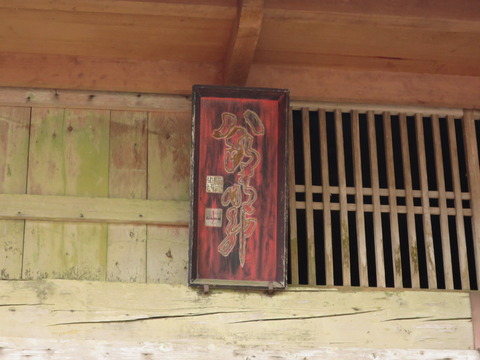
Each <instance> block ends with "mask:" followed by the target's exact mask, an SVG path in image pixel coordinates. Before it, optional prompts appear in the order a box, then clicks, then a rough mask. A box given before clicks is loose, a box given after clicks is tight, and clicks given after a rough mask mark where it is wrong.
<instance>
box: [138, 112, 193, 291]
mask: <svg viewBox="0 0 480 360" xmlns="http://www.w3.org/2000/svg"><path fill="white" fill-rule="evenodd" d="M191 124H192V118H191V113H190V112H151V113H149V118H148V199H149V200H181V201H182V202H185V203H186V201H187V200H189V186H190V183H189V181H190V148H191V146H190V144H191ZM183 214H184V215H187V216H189V211H188V210H187V211H186V212H184V213H183ZM187 224H188V222H187V223H185V224H184V225H187ZM187 257H188V230H187V228H186V227H185V228H184V229H175V228H168V227H167V228H161V227H157V226H148V227H147V282H166V283H177V284H178V283H180V284H183V283H186V281H187Z"/></svg>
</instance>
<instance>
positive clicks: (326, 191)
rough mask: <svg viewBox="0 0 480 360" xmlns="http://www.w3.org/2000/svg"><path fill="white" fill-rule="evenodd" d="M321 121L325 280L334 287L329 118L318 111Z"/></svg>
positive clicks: (323, 112)
mask: <svg viewBox="0 0 480 360" xmlns="http://www.w3.org/2000/svg"><path fill="white" fill-rule="evenodd" d="M318 119H319V121H320V157H321V159H322V161H321V163H322V188H323V241H324V248H325V278H326V283H327V285H334V278H333V249H332V214H331V209H330V177H329V169H328V167H329V165H328V143H327V141H328V140H327V138H328V136H327V117H326V115H325V110H324V109H320V110H319V111H318Z"/></svg>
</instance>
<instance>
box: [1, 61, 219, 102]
mask: <svg viewBox="0 0 480 360" xmlns="http://www.w3.org/2000/svg"><path fill="white" fill-rule="evenodd" d="M0 63H1V64H2V66H1V67H0V78H1V79H2V82H1V85H2V86H12V87H26V88H30V87H33V88H49V89H76V90H97V91H126V92H134V93H138V92H145V93H163V94H182V95H188V94H190V93H191V88H192V84H218V85H220V84H221V83H222V67H221V65H220V64H218V63H192V62H187V61H184V62H178V61H171V60H157V61H155V60H141V59H125V58H116V59H108V58H103V57H93V56H67V55H48V54H45V55H40V54H38V55H36V54H28V55H27V54H21V53H9V52H0ZM100 79H101V80H100Z"/></svg>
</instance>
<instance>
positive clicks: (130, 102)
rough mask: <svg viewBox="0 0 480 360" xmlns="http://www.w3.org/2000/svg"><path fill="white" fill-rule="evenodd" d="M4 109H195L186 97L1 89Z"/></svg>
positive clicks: (0, 98)
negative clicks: (22, 107)
mask: <svg viewBox="0 0 480 360" xmlns="http://www.w3.org/2000/svg"><path fill="white" fill-rule="evenodd" d="M0 105H2V106H26V107H55V108H62V109H63V108H70V109H109V110H132V109H139V110H142V111H149V110H150V111H172V112H178V111H190V110H191V108H192V105H191V100H190V98H189V97H188V96H184V95H158V94H151V93H150V94H147V93H113V92H107V91H78V90H64V89H27V88H0Z"/></svg>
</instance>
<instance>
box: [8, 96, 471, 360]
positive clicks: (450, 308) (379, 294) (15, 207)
mask: <svg viewBox="0 0 480 360" xmlns="http://www.w3.org/2000/svg"><path fill="white" fill-rule="evenodd" d="M302 107H303V105H302ZM307 107H308V106H307ZM190 131H191V112H190V101H189V99H186V98H184V97H165V96H149V95H137V94H113V95H112V94H107V93H78V92H68V91H61V92H56V91H47V90H35V91H27V90H16V89H11V90H8V91H6V92H5V91H4V92H3V94H2V96H1V97H0V147H1V149H0V150H1V152H0V235H1V237H0V270H1V279H2V281H0V359H12V358H13V359H20V358H24V357H25V358H26V357H29V358H36V359H77V358H78V357H79V354H81V355H82V358H84V359H98V358H105V359H106V358H127V359H151V358H152V359H153V358H164V357H166V358H169V359H198V358H202V359H218V358H224V359H253V358H255V359H271V358H278V359H351V358H369V359H377V360H378V359H381V360H383V359H385V360H386V359H418V358H422V359H426V360H428V359H447V358H449V359H468V360H473V359H479V354H478V352H477V351H476V350H474V349H475V347H476V346H478V344H475V340H474V319H473V315H472V308H471V306H472V299H473V297H474V296H475V295H476V294H469V293H467V292H465V291H455V292H453V291H445V290H443V291H441V290H428V291H425V290H406V291H404V290H400V289H362V288H359V287H357V288H340V289H335V288H332V287H313V286H298V285H296V286H292V287H290V288H289V289H288V290H286V291H283V292H276V293H275V294H274V295H273V296H271V295H268V294H266V293H265V292H261V291H229V290H217V289H214V290H213V291H212V292H211V293H210V294H203V292H202V291H199V290H198V289H191V288H188V287H187V286H186V279H187V253H188V251H187V246H188V223H187V222H188V212H189V207H188V197H189V195H188V183H189V168H190V166H189V153H190ZM305 189H306V191H309V188H308V187H305ZM300 190H301V189H300ZM78 280H81V281H78ZM91 280H96V281H91ZM98 280H100V281H98ZM145 283H147V284H145ZM154 283H155V284H154ZM477 332H478V331H477Z"/></svg>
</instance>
